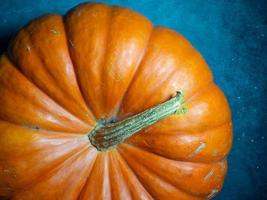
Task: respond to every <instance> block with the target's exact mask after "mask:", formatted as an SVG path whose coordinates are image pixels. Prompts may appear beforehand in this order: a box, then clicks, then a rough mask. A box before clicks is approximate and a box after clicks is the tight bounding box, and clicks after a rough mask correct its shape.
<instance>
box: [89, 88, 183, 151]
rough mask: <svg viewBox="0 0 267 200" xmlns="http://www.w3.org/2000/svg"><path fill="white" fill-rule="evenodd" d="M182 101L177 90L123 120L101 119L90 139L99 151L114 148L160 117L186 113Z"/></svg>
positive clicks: (90, 134) (181, 96) (180, 94)
mask: <svg viewBox="0 0 267 200" xmlns="http://www.w3.org/2000/svg"><path fill="white" fill-rule="evenodd" d="M182 103H183V95H182V93H181V92H177V94H176V96H175V97H173V98H171V99H170V100H167V101H165V102H164V103H161V104H159V105H157V106H155V107H152V108H149V109H147V110H145V111H143V112H141V113H138V114H136V115H133V116H131V117H129V118H126V119H124V120H122V121H119V122H113V123H106V122H105V120H99V121H98V123H97V126H96V127H95V128H94V129H93V130H92V131H91V132H90V133H89V134H88V137H89V140H90V142H91V144H92V145H93V146H95V147H96V148H97V149H98V150H99V151H105V150H107V149H110V148H113V147H115V146H116V145H118V144H120V143H122V142H123V141H124V140H126V139H127V138H129V137H130V136H132V135H133V134H135V133H137V132H138V131H140V130H142V129H144V128H146V127H148V126H150V125H152V124H154V123H156V122H158V121H159V120H160V119H163V118H166V117H168V116H170V115H172V114H183V113H185V112H186V109H185V107H184V106H182V105H183V104H182Z"/></svg>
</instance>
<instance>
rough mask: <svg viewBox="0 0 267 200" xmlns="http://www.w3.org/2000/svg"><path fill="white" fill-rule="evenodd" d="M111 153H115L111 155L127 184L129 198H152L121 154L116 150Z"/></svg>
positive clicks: (133, 199)
mask: <svg viewBox="0 0 267 200" xmlns="http://www.w3.org/2000/svg"><path fill="white" fill-rule="evenodd" d="M113 154H115V155H113V156H112V157H113V159H114V160H115V162H116V163H117V166H118V168H119V171H120V174H121V175H120V176H121V177H122V178H123V180H124V181H125V184H126V185H127V188H128V190H129V193H130V194H131V199H132V200H135V199H139V198H140V197H141V199H146V200H148V199H152V197H151V196H150V194H149V193H148V192H147V191H146V189H145V188H144V187H143V185H142V183H141V182H140V181H139V180H138V178H137V177H136V175H135V174H134V172H133V171H132V169H131V168H130V167H129V166H128V165H127V163H126V161H125V160H124V158H122V156H121V154H120V153H119V152H118V151H117V150H116V151H114V152H113ZM133 182H134V183H133ZM143 195H145V196H146V197H144V196H143ZM147 198H148V199H147ZM124 199H125V198H124ZM124 199H122V200H124Z"/></svg>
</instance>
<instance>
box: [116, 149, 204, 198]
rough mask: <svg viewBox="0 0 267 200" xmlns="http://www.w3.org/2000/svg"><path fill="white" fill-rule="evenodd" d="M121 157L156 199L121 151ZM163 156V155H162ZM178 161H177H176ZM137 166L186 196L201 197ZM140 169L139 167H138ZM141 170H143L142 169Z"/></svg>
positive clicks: (142, 166)
mask: <svg viewBox="0 0 267 200" xmlns="http://www.w3.org/2000/svg"><path fill="white" fill-rule="evenodd" d="M124 145H128V144H124ZM130 146H131V145H130ZM119 151H123V150H122V149H120V148H119ZM120 155H121V157H123V160H124V161H125V162H126V163H127V165H128V167H129V168H130V169H131V170H132V171H133V173H134V174H135V176H136V177H137V178H138V180H139V181H140V183H141V184H142V185H143V187H144V188H146V190H147V192H148V193H149V194H150V195H151V196H152V197H153V198H154V199H157V198H156V197H155V196H154V195H153V194H152V192H150V191H149V189H148V188H147V187H146V185H145V184H143V183H142V181H141V180H140V177H139V175H137V174H136V173H135V170H134V169H133V168H132V166H131V165H130V164H129V163H128V161H127V159H125V156H124V155H123V153H120ZM163 158H164V157H163ZM165 159H166V158H165ZM135 162H136V163H138V161H135ZM178 162H179V161H178ZM139 167H141V168H142V169H145V171H146V172H147V173H149V174H150V175H151V176H153V177H157V179H159V180H161V181H162V182H164V183H165V184H166V185H169V186H171V187H173V188H174V189H175V190H178V191H180V192H181V193H183V194H184V195H185V196H187V197H186V198H189V197H193V198H196V199H195V200H202V198H198V197H199V196H198V195H197V194H193V193H191V192H189V191H186V190H185V189H183V188H181V187H180V186H174V185H173V184H171V183H169V182H168V181H167V180H165V179H164V178H163V177H160V176H159V175H157V174H156V173H155V172H153V171H152V170H149V169H148V168H147V167H146V166H144V165H139ZM139 170H140V169H139ZM142 171H143V170H142Z"/></svg>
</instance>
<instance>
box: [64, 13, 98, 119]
mask: <svg viewBox="0 0 267 200" xmlns="http://www.w3.org/2000/svg"><path fill="white" fill-rule="evenodd" d="M65 17H66V15H65V16H62V24H63V28H64V33H65V35H66V39H68V38H69V36H68V31H67V28H66V19H65ZM66 44H67V47H68V54H69V57H70V60H71V63H72V66H73V71H74V76H75V79H76V81H77V86H78V89H79V92H80V93H81V97H82V100H83V102H84V103H85V105H86V107H87V109H88V110H89V111H90V112H91V113H92V117H94V121H96V120H97V119H96V115H95V114H94V112H93V109H92V108H90V106H89V104H88V103H87V101H86V100H85V98H84V94H83V92H82V89H81V84H80V81H79V78H78V75H77V69H76V67H75V64H74V62H73V58H72V55H71V53H70V48H71V47H70V45H71V44H70V41H69V39H68V41H66Z"/></svg>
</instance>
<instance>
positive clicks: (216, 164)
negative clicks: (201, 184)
mask: <svg viewBox="0 0 267 200" xmlns="http://www.w3.org/2000/svg"><path fill="white" fill-rule="evenodd" d="M127 145H128V144H127ZM129 147H133V148H137V150H139V151H141V152H143V153H145V154H150V155H152V156H153V157H158V158H160V159H164V160H167V161H170V162H175V163H177V164H178V163H181V164H183V163H185V164H187V165H190V164H191V163H192V164H193V165H196V166H197V165H199V166H205V167H208V168H209V170H208V172H209V173H207V175H205V176H204V177H203V179H204V181H208V179H209V177H210V176H212V175H213V174H210V171H212V170H214V168H215V167H217V168H220V170H221V171H223V172H222V176H221V177H224V174H225V173H226V168H227V163H225V165H224V162H225V161H226V160H225V158H223V159H222V160H220V161H215V162H211V163H202V162H199V163H195V162H190V161H180V160H179V161H178V160H173V159H169V158H166V157H163V156H160V155H157V154H154V153H151V152H147V151H145V150H143V149H140V148H138V147H135V146H132V145H129ZM119 151H120V154H121V155H122V156H123V157H124V155H123V153H122V152H123V151H124V150H123V147H121V148H119ZM125 154H126V153H125ZM132 154H133V152H132ZM130 155H131V154H130ZM125 156H126V155H125ZM128 156H129V155H128ZM130 157H131V156H130ZM124 159H125V158H124ZM133 159H134V158H133ZM126 162H127V160H126ZM135 162H136V163H140V161H135ZM127 163H128V162H127ZM141 163H142V162H141ZM128 165H129V167H130V168H131V166H130V164H129V163H128ZM139 165H140V166H139V167H143V168H144V169H146V171H148V172H149V173H151V174H153V176H154V177H158V178H159V179H161V180H164V181H165V182H167V183H168V184H170V185H173V184H172V183H170V182H169V181H168V180H167V179H166V178H164V177H161V176H159V175H157V174H156V172H154V171H153V169H150V168H148V166H145V165H143V164H139ZM152 166H153V165H152ZM217 176H218V175H217ZM219 183H221V182H219ZM180 184H181V183H179V184H178V185H176V186H174V185H173V187H175V188H177V189H179V190H181V191H182V192H184V193H185V194H190V195H192V196H194V197H199V195H200V193H198V192H195V193H193V192H190V191H188V190H186V189H185V188H181V186H180ZM215 186H216V187H217V186H218V185H217V184H215ZM211 190H212V189H211ZM208 194H209V192H208V193H207V194H206V193H205V194H204V193H203V194H201V196H202V197H203V198H205V197H206V196H207V195H208Z"/></svg>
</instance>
